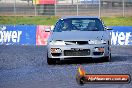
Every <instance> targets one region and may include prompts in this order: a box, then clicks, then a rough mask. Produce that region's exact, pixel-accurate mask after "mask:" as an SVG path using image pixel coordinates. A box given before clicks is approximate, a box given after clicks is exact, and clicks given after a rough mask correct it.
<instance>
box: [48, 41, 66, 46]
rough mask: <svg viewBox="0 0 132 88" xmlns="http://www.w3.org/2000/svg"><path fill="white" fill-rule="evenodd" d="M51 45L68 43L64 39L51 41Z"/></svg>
mask: <svg viewBox="0 0 132 88" xmlns="http://www.w3.org/2000/svg"><path fill="white" fill-rule="evenodd" d="M49 45H66V44H65V42H64V41H51V42H50V43H49Z"/></svg>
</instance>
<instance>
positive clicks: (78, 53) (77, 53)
mask: <svg viewBox="0 0 132 88" xmlns="http://www.w3.org/2000/svg"><path fill="white" fill-rule="evenodd" d="M64 55H65V56H87V55H90V50H89V49H85V50H65V51H64Z"/></svg>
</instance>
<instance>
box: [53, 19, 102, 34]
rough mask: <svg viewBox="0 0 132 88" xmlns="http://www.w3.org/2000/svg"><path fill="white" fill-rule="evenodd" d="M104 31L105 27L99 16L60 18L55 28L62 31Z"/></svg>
mask: <svg viewBox="0 0 132 88" xmlns="http://www.w3.org/2000/svg"><path fill="white" fill-rule="evenodd" d="M73 30H76V31H104V27H103V24H102V22H101V21H100V19H98V18H67V19H60V20H59V21H58V22H57V23H56V26H55V28H54V30H53V31H54V32H62V31H73Z"/></svg>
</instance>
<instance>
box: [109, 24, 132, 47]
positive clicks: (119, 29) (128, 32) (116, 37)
mask: <svg viewBox="0 0 132 88" xmlns="http://www.w3.org/2000/svg"><path fill="white" fill-rule="evenodd" d="M111 28H112V29H113V30H112V32H111V35H112V38H111V43H112V45H132V26H113V27H111Z"/></svg>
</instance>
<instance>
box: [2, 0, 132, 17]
mask: <svg viewBox="0 0 132 88" xmlns="http://www.w3.org/2000/svg"><path fill="white" fill-rule="evenodd" d="M45 15H51V16H52V15H53V16H66V15H88V16H101V17H103V16H107V17H110V16H123V17H126V16H132V0H0V16H45Z"/></svg>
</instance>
